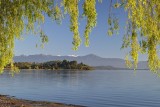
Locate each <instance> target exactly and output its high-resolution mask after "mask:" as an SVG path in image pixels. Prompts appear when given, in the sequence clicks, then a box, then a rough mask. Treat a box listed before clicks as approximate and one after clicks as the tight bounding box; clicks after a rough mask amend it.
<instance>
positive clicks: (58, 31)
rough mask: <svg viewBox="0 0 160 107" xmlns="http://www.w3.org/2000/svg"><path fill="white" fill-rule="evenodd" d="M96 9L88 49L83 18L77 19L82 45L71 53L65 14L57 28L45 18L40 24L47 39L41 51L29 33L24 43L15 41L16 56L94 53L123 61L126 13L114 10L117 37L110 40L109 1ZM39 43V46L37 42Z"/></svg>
mask: <svg viewBox="0 0 160 107" xmlns="http://www.w3.org/2000/svg"><path fill="white" fill-rule="evenodd" d="M82 2H83V0H81V3H80V4H79V9H80V14H82V12H83V11H82ZM96 9H97V13H98V16H97V26H96V27H95V28H94V29H93V30H92V32H91V34H90V46H89V47H85V45H84V38H83V34H84V30H85V25H86V19H81V18H80V19H79V32H80V36H81V38H82V43H81V46H80V47H79V49H78V50H77V51H74V50H72V46H73V45H72V40H73V33H72V32H70V28H69V26H70V21H69V15H66V17H65V19H63V20H62V24H61V25H57V24H56V22H54V21H52V20H51V19H50V18H49V17H46V18H45V23H44V25H43V29H44V32H45V33H46V34H47V36H48V38H49V42H48V43H47V44H46V45H45V47H44V48H43V49H42V48H40V47H38V48H37V47H36V44H37V43H39V38H38V36H37V35H36V36H35V35H33V34H28V35H24V36H23V38H24V40H16V41H15V55H16V56H18V55H33V54H45V55H62V56H63V55H79V56H83V55H87V54H95V55H98V56H100V57H104V58H123V59H124V57H125V55H126V54H127V53H128V51H129V50H128V49H124V50H121V49H120V48H121V46H122V43H123V35H124V33H125V28H124V27H125V24H126V19H127V12H125V11H124V9H123V8H119V9H114V11H113V13H114V14H115V15H116V16H117V17H118V18H119V25H120V30H119V35H113V36H112V37H110V36H108V35H107V29H108V24H107V18H108V15H109V11H108V10H109V0H103V2H102V3H97V4H96ZM39 44H40V43H39ZM139 59H140V60H146V56H144V55H140V57H139Z"/></svg>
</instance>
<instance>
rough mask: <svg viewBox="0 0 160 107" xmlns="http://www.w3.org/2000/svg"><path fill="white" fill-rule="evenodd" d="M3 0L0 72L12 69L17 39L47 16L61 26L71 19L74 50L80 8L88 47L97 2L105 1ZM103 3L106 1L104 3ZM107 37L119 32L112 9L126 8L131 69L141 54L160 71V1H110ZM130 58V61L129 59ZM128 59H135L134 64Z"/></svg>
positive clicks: (43, 37) (0, 8) (78, 41)
mask: <svg viewBox="0 0 160 107" xmlns="http://www.w3.org/2000/svg"><path fill="white" fill-rule="evenodd" d="M81 1H82V2H83V5H82V6H80V5H79V2H80V0H1V1H0V13H1V14H0V71H3V69H4V67H5V66H6V65H7V64H11V65H12V68H14V66H13V64H12V63H13V56H14V40H15V39H20V38H21V35H22V34H23V32H24V31H25V32H28V33H29V32H36V30H35V26H39V27H40V28H41V24H43V22H44V21H45V15H46V14H47V15H48V16H49V17H51V18H52V19H53V20H55V21H56V22H57V23H58V24H60V23H61V21H62V19H63V18H64V15H65V14H66V13H67V14H69V16H70V31H71V32H73V42H72V43H73V49H74V50H77V49H78V47H79V46H80V44H81V38H80V35H79V30H78V27H79V7H82V8H83V16H84V17H85V18H86V20H87V24H86V28H85V31H84V38H85V45H86V46H89V35H90V33H91V31H92V29H93V28H94V27H95V26H96V24H97V12H96V2H102V0H97V1H96V0H81ZM102 3H103V2H102ZM109 5H110V6H109V7H110V9H109V10H108V11H109V18H108V25H109V29H108V35H113V34H114V33H115V32H116V33H117V31H118V30H119V23H118V17H115V16H114V15H113V14H112V8H117V9H119V8H120V7H122V8H124V9H125V11H127V15H128V20H127V24H126V28H127V29H126V34H125V35H124V38H123V40H124V41H123V44H122V48H130V49H131V50H130V52H129V54H128V55H127V59H128V60H127V61H126V62H127V63H128V64H129V66H131V65H132V63H133V65H134V68H136V67H137V64H138V55H139V53H143V54H144V53H146V54H147V55H148V67H149V68H150V69H151V70H152V71H154V72H156V73H158V72H157V70H159V69H160V60H159V56H158V54H159V51H158V46H159V44H160V0H110V4H109ZM39 34H40V37H41V41H42V43H46V42H48V38H47V35H45V34H44V33H43V31H41V30H40V32H39ZM129 56H130V58H129ZM129 59H132V60H131V62H130V61H129Z"/></svg>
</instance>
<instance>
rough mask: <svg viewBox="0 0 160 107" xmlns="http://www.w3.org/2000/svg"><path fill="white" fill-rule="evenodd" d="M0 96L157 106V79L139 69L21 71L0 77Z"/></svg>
mask: <svg viewBox="0 0 160 107" xmlns="http://www.w3.org/2000/svg"><path fill="white" fill-rule="evenodd" d="M0 94H7V95H11V96H15V97H16V98H23V99H29V100H44V101H53V102H61V103H67V104H76V105H84V106H88V107H160V77H157V76H156V75H155V74H152V73H151V72H150V71H142V70H138V71H137V72H136V74H135V72H134V71H132V70H129V71H127V70H94V71H50V70H39V71H38V70H37V71H36V70H22V71H21V72H20V73H19V74H16V75H15V76H14V77H12V76H11V75H10V74H9V73H8V72H5V73H4V74H2V75H1V76H0Z"/></svg>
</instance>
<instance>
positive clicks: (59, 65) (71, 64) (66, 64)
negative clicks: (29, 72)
mask: <svg viewBox="0 0 160 107" xmlns="http://www.w3.org/2000/svg"><path fill="white" fill-rule="evenodd" d="M14 66H16V67H18V68H19V69H50V70H61V69H66V70H67V69H68V70H69V69H73V70H92V69H93V67H91V66H89V65H86V64H84V63H82V62H81V63H78V62H77V61H67V60H63V61H59V60H57V61H48V62H43V63H37V62H15V63H14ZM6 68H10V65H8V66H6Z"/></svg>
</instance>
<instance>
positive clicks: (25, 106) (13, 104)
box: [0, 94, 85, 107]
mask: <svg viewBox="0 0 160 107" xmlns="http://www.w3.org/2000/svg"><path fill="white" fill-rule="evenodd" d="M0 107H85V106H80V105H73V104H64V103H57V102H49V101H33V100H25V99H18V98H16V97H14V96H9V95H1V94H0Z"/></svg>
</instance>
